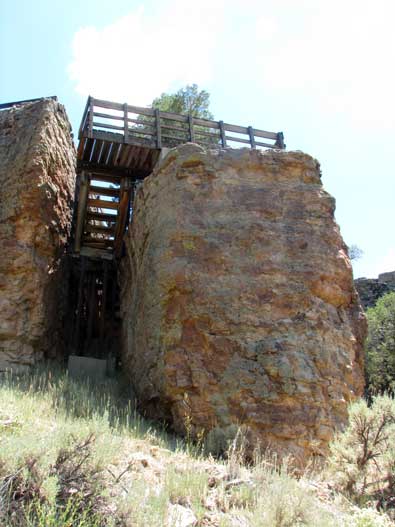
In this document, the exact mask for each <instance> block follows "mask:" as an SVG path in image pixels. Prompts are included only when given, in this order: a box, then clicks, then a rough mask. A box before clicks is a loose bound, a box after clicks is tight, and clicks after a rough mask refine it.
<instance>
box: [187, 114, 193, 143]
mask: <svg viewBox="0 0 395 527" xmlns="http://www.w3.org/2000/svg"><path fill="white" fill-rule="evenodd" d="M188 126H189V140H190V142H191V143H194V142H195V133H194V131H193V117H192V115H191V114H189V115H188Z"/></svg>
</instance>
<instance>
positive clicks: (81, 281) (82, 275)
mask: <svg viewBox="0 0 395 527" xmlns="http://www.w3.org/2000/svg"><path fill="white" fill-rule="evenodd" d="M85 270H86V260H85V258H84V257H83V256H81V267H80V277H79V281H78V301H77V312H76V315H75V316H76V324H75V328H76V329H75V333H74V346H75V347H76V348H77V349H78V348H79V341H80V327H81V318H82V305H83V299H84V296H83V292H84V288H83V286H84V281H85Z"/></svg>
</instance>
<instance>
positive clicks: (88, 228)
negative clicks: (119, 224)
mask: <svg viewBox="0 0 395 527" xmlns="http://www.w3.org/2000/svg"><path fill="white" fill-rule="evenodd" d="M85 232H89V233H91V232H93V233H95V234H109V235H111V234H114V227H111V226H109V227H106V226H104V225H103V226H102V225H91V224H90V223H87V224H85Z"/></svg>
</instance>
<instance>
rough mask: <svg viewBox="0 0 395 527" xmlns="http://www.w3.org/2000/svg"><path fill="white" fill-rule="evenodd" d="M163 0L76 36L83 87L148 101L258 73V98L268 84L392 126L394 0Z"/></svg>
mask: <svg viewBox="0 0 395 527" xmlns="http://www.w3.org/2000/svg"><path fill="white" fill-rule="evenodd" d="M158 4H159V5H160V8H156V11H152V10H151V11H149V10H148V9H147V8H143V7H140V8H138V9H135V10H134V11H132V12H131V13H130V14H128V15H127V16H125V17H123V18H120V19H118V20H117V21H115V22H114V23H111V24H109V25H108V26H106V27H104V28H101V29H98V28H94V27H86V28H82V29H80V30H79V31H78V32H77V33H76V34H75V36H74V40H73V59H72V62H71V64H70V65H69V74H70V76H71V78H72V79H73V80H74V81H75V86H76V90H77V91H78V92H79V93H80V94H83V95H88V94H92V95H94V96H96V97H103V98H109V99H113V100H116V101H120V102H123V101H126V100H127V101H128V102H131V103H134V104H147V103H149V102H151V100H152V99H153V98H154V97H155V96H157V95H159V94H160V93H161V92H162V91H168V90H170V89H176V88H178V87H180V86H182V85H185V84H186V83H191V82H196V83H198V84H200V85H203V86H207V84H209V83H210V85H212V86H216V87H217V88H218V91H221V92H222V93H224V96H225V97H226V90H227V87H228V85H226V84H225V79H224V78H219V75H224V72H228V73H229V78H231V75H233V78H234V80H235V82H236V81H240V79H243V78H247V79H249V82H250V85H248V86H247V88H248V90H249V92H250V91H251V80H252V84H253V86H252V88H253V89H255V92H256V95H255V97H256V99H258V95H257V93H259V91H261V92H263V91H264V92H265V93H266V94H267V93H269V94H270V97H271V98H272V99H275V98H277V100H283V99H287V100H289V101H291V103H292V104H298V105H299V106H301V107H305V108H306V111H312V110H316V111H319V112H320V113H323V114H326V115H328V114H339V115H341V117H342V118H344V119H346V120H348V121H349V123H351V124H353V125H354V126H356V127H360V126H366V127H369V126H371V127H377V129H375V130H373V132H374V133H382V132H381V131H384V130H385V129H388V128H391V127H393V126H395V105H394V104H393V102H392V98H393V93H394V92H395V69H394V67H393V65H394V63H395V32H394V31H393V20H394V19H395V3H394V2H393V0H376V1H375V2H371V1H368V0H331V1H330V2H329V1H327V0H298V2H295V0H280V1H279V0H266V1H265V2H262V0H245V1H244V2H241V1H239V0H226V1H225V0H215V1H214V0H200V1H199V2H186V1H185V0H166V1H162V2H157V3H154V5H156V6H157V5H158ZM218 66H220V67H218ZM218 72H222V73H218ZM229 78H228V79H227V81H226V82H228V83H229ZM247 88H246V89H247ZM245 95H246V93H244V94H242V97H243V96H245ZM235 102H236V103H240V102H241V101H235ZM251 102H252V101H250V103H251ZM254 102H256V100H255V101H254Z"/></svg>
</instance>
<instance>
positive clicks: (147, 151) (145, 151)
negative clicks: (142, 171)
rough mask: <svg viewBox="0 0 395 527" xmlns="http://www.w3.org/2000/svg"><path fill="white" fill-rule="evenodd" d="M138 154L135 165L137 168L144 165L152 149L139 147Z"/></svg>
mask: <svg viewBox="0 0 395 527" xmlns="http://www.w3.org/2000/svg"><path fill="white" fill-rule="evenodd" d="M140 152H141V153H140V155H139V157H138V159H137V161H138V163H137V166H138V167H139V168H143V167H144V165H145V162H146V161H147V159H148V158H149V155H150V153H151V152H152V150H150V149H149V148H144V149H143V148H141V149H140Z"/></svg>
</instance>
